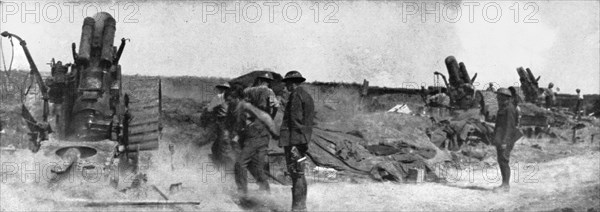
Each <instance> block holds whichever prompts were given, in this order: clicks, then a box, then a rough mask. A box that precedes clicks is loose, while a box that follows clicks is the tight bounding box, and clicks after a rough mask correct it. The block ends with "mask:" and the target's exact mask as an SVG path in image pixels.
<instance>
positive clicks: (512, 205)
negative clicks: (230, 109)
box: [0, 127, 600, 211]
mask: <svg viewBox="0 0 600 212" xmlns="http://www.w3.org/2000/svg"><path fill="white" fill-rule="evenodd" d="M178 131H179V130H176V129H174V128H169V127H167V128H165V134H164V137H163V139H164V140H165V142H164V143H163V144H168V143H173V144H175V151H174V154H173V159H172V160H173V168H174V169H172V168H171V154H170V152H169V151H168V148H163V147H161V148H160V150H159V151H158V152H157V154H155V155H154V158H153V164H152V166H151V168H150V169H149V170H148V171H147V174H148V182H147V183H146V184H145V185H144V186H143V188H141V189H140V192H119V191H116V190H115V189H112V188H111V187H109V186H107V185H106V184H103V183H102V182H95V183H94V182H79V184H78V183H77V182H74V183H73V184H72V185H71V186H66V187H61V188H58V187H55V186H53V185H52V182H49V180H48V178H47V177H46V176H45V175H42V176H41V177H39V180H38V179H36V178H35V177H34V176H32V174H29V175H27V173H31V170H32V169H34V170H35V168H31V167H34V164H35V163H41V164H43V163H44V162H47V161H44V159H43V158H41V157H39V156H36V155H34V154H31V153H30V152H29V151H28V150H17V151H15V152H14V153H12V154H10V153H7V152H3V153H2V155H1V158H0V160H1V162H2V164H3V165H4V167H3V170H2V171H3V175H2V183H1V184H0V208H1V210H2V211H31V210H33V211H57V210H60V211H81V210H93V211H98V210H101V211H123V210H127V211H131V210H133V211H145V210H152V211H241V210H254V211H285V210H289V209H290V203H291V192H290V187H289V186H283V185H278V184H277V183H276V182H271V185H272V191H271V193H270V194H264V193H260V192H258V191H256V189H257V186H256V185H255V184H251V185H250V189H251V194H252V195H251V197H249V198H247V199H243V198H242V199H239V198H236V196H235V195H234V192H233V191H235V182H234V180H233V172H232V170H220V169H219V168H218V167H216V166H214V165H213V164H212V163H211V161H210V158H209V154H210V145H207V144H205V143H204V145H200V144H202V142H198V141H196V142H191V141H182V140H178V141H173V140H170V138H179V139H181V138H184V137H181V136H182V135H181V134H179V133H178ZM176 134H177V135H176ZM196 138H198V137H196ZM199 139H202V138H199ZM532 143H537V144H541V145H542V146H543V148H542V149H544V150H543V151H548V152H552V151H557V152H561V151H562V152H563V153H562V156H561V157H555V158H557V159H549V158H544V157H539V156H535V154H532V152H534V151H541V150H539V149H537V148H531V147H530V146H531V145H532ZM562 144H564V145H551V144H550V142H549V141H547V140H527V139H522V140H521V141H519V143H518V144H517V145H516V147H515V151H514V152H513V156H514V155H516V156H517V158H518V161H515V162H517V165H518V166H519V169H518V171H517V169H516V168H515V170H514V171H515V172H513V175H512V176H513V179H512V181H511V182H512V185H511V190H510V192H508V193H495V192H493V191H492V190H491V189H492V188H493V187H495V186H497V185H498V184H499V178H498V173H497V166H496V165H495V164H493V163H492V164H489V165H490V166H482V165H472V166H469V165H468V164H466V165H465V164H461V166H460V167H457V168H452V169H445V172H444V173H441V174H442V175H444V176H446V178H447V180H448V182H447V183H443V184H442V183H420V184H398V183H392V182H383V183H381V182H371V181H368V180H361V179H357V180H338V181H335V180H333V181H324V180H319V179H315V178H311V177H309V180H308V181H309V184H310V185H309V188H308V203H307V204H308V209H309V210H311V211H399V210H401V211H450V210H452V211H467V210H468V211H484V210H485V211H491V210H492V211H502V210H508V211H513V210H517V211H523V210H526V211H530V210H535V211H540V210H543V211H545V210H562V209H565V208H570V209H574V210H577V211H588V210H589V209H592V208H593V209H594V210H598V209H600V173H599V172H600V153H599V146H598V141H597V140H596V141H594V143H591V142H590V141H587V142H585V141H583V142H581V143H578V144H566V141H564V142H563V143H562ZM565 147H570V148H569V149H566V148H565ZM552 148H557V149H556V150H553V149H552ZM528 152H529V153H528ZM524 155H525V156H524ZM526 155H531V156H532V157H531V159H530V160H528V158H526ZM550 155H551V154H550ZM6 164H16V165H17V166H18V167H19V169H20V171H19V174H16V175H14V174H11V175H9V174H8V173H7V171H11V170H12V169H11V170H9V167H8V165H6ZM27 165H29V166H27ZM517 165H515V167H516V166H517ZM42 166H43V165H42ZM23 167H25V169H23ZM40 169H41V168H40ZM27 170H29V172H27ZM40 172H43V171H40ZM11 173H12V172H11ZM34 173H35V172H34ZM459 173H460V174H459ZM175 183H181V186H179V187H178V189H176V190H174V191H173V192H169V187H170V185H171V184H175ZM152 185H155V186H156V187H157V188H158V189H159V190H161V191H162V192H163V193H165V194H166V195H167V196H168V198H169V199H170V200H173V201H199V202H200V204H199V205H177V206H105V207H84V206H83V202H85V201H88V200H89V199H94V200H95V201H115V200H130V201H135V200H140V199H143V200H157V201H158V200H161V199H162V197H161V196H160V194H158V192H156V191H154V190H153V189H152V188H151V186H152ZM140 193H141V194H140Z"/></svg>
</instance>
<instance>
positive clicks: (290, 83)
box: [279, 71, 314, 211]
mask: <svg viewBox="0 0 600 212" xmlns="http://www.w3.org/2000/svg"><path fill="white" fill-rule="evenodd" d="M305 80H306V79H305V78H304V77H302V75H301V74H300V72H298V71H290V72H288V73H287V74H286V75H285V77H284V79H283V82H285V86H286V88H287V90H288V91H289V92H290V96H289V98H288V101H287V103H286V105H285V112H284V115H283V122H282V124H281V131H280V132H281V133H280V135H281V138H280V140H279V146H281V147H283V149H284V151H285V160H286V164H287V168H288V172H289V174H290V176H291V178H292V211H306V195H307V185H306V178H305V177H304V170H305V167H304V162H303V161H304V160H305V159H306V152H307V151H308V143H309V142H310V139H311V135H312V126H313V116H314V103H313V99H312V97H311V96H310V94H308V92H306V90H305V89H304V88H303V87H300V84H301V83H302V82H304V81H305Z"/></svg>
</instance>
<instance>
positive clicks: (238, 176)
mask: <svg viewBox="0 0 600 212" xmlns="http://www.w3.org/2000/svg"><path fill="white" fill-rule="evenodd" d="M234 173H235V184H236V185H237V191H238V194H240V195H246V194H247V193H248V177H247V173H248V172H247V171H246V169H245V168H244V167H242V165H241V164H240V163H235V165H234Z"/></svg>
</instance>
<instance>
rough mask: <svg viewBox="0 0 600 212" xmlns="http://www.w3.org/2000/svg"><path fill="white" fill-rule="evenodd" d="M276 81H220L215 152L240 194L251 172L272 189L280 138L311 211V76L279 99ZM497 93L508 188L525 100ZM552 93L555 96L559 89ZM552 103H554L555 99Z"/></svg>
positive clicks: (301, 206)
mask: <svg viewBox="0 0 600 212" xmlns="http://www.w3.org/2000/svg"><path fill="white" fill-rule="evenodd" d="M273 80H274V79H273V76H272V74H271V73H270V72H265V73H264V74H263V75H260V76H258V77H256V79H255V80H254V84H253V86H251V87H248V88H244V86H243V85H242V84H238V83H232V84H229V83H225V84H222V85H218V86H216V89H217V90H218V91H219V92H218V93H219V94H218V95H217V97H215V99H213V101H211V103H210V104H209V106H208V111H209V112H212V113H214V114H216V117H217V118H216V125H215V126H216V134H217V139H216V141H215V142H214V144H213V147H212V152H213V156H214V158H215V159H217V160H218V161H219V162H221V163H222V164H226V165H227V164H229V165H231V164H233V166H234V173H235V182H236V185H237V188H238V193H239V194H241V195H246V194H247V193H248V181H247V172H248V171H250V173H251V174H252V176H253V177H254V178H255V179H256V181H257V184H258V185H259V190H261V191H264V192H270V186H269V182H268V180H267V176H268V168H266V167H268V162H267V161H268V159H267V149H268V146H269V143H270V141H271V140H272V139H274V140H279V146H280V147H283V149H284V153H285V160H286V165H287V171H288V173H289V175H290V176H291V178H292V210H293V211H305V210H306V197H307V184H306V178H305V176H304V170H305V168H306V167H305V163H304V160H305V159H306V155H307V151H308V143H309V142H310V140H311V134H312V126H313V116H314V102H313V99H312V97H311V95H310V94H309V93H308V92H306V90H305V89H304V88H303V87H302V86H301V84H302V83H303V82H304V81H305V80H306V79H305V78H304V77H302V75H301V74H300V73H299V72H298V71H290V72H288V73H287V74H286V75H285V77H284V78H283V80H282V81H283V82H284V83H285V87H286V90H287V92H289V96H287V98H285V100H284V98H278V97H277V96H276V95H275V93H274V92H273V90H272V89H271V83H272V82H273ZM551 89H552V85H550V86H549V90H550V92H552V90H551ZM494 92H495V93H496V96H497V100H498V107H499V110H498V113H497V118H496V124H495V129H494V138H493V145H494V146H495V147H496V150H497V157H498V158H497V160H498V164H499V166H500V172H501V176H502V184H501V186H499V187H498V188H497V189H495V190H499V191H508V190H509V189H510V186H509V180H510V166H509V158H510V152H511V151H512V149H513V147H514V144H515V142H516V141H517V140H518V139H519V138H520V137H521V136H522V134H521V132H520V131H519V130H518V128H517V127H518V122H519V109H518V103H519V102H520V101H521V99H520V98H519V96H518V95H517V92H516V89H515V88H514V87H511V88H499V89H497V90H496V91H494ZM577 92H578V106H577V107H581V103H580V101H581V99H582V98H581V94H580V91H579V89H577ZM442 93H443V92H442ZM547 96H553V93H551V94H549V95H547ZM547 102H550V103H549V104H552V102H553V100H552V99H549V101H547ZM280 109H283V121H282V123H281V126H279V127H275V122H274V119H275V115H276V114H277V112H278V111H279V110H280ZM277 129H278V130H277Z"/></svg>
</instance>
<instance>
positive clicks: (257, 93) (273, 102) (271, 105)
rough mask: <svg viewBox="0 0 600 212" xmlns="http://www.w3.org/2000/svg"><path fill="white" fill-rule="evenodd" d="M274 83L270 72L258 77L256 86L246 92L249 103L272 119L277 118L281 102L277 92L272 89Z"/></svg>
mask: <svg viewBox="0 0 600 212" xmlns="http://www.w3.org/2000/svg"><path fill="white" fill-rule="evenodd" d="M272 81H273V75H272V74H271V73H270V72H267V73H265V74H263V75H260V76H258V77H256V79H255V80H254V86H252V87H249V88H246V89H245V90H244V96H245V98H246V99H245V100H246V101H247V102H249V103H250V104H252V105H254V106H255V107H257V108H258V109H261V110H263V111H265V112H267V113H268V114H269V115H270V116H271V118H275V115H276V114H277V108H278V107H279V101H278V100H277V97H276V96H275V92H273V90H272V89H271V88H270V84H271V82H272Z"/></svg>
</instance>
